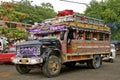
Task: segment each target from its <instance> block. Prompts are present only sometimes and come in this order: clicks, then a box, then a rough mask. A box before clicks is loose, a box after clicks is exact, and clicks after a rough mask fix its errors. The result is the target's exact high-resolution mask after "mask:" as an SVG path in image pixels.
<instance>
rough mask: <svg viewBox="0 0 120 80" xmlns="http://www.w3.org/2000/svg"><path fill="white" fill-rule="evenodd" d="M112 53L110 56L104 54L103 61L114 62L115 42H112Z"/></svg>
mask: <svg viewBox="0 0 120 80" xmlns="http://www.w3.org/2000/svg"><path fill="white" fill-rule="evenodd" d="M110 52H111V53H110V55H109V56H104V55H102V60H103V61H109V62H111V63H113V62H114V59H115V57H116V50H115V44H110Z"/></svg>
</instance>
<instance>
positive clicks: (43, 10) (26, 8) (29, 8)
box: [15, 0, 56, 23]
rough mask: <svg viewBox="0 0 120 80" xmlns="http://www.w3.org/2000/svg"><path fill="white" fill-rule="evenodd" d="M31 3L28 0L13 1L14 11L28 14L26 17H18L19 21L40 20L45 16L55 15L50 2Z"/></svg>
mask: <svg viewBox="0 0 120 80" xmlns="http://www.w3.org/2000/svg"><path fill="white" fill-rule="evenodd" d="M31 3H32V2H31V1H29V0H22V1H20V2H16V3H15V5H16V6H17V7H16V8H15V9H16V11H18V12H22V13H26V14H29V16H28V17H27V18H25V19H20V21H21V22H27V23H29V22H42V21H43V20H45V19H47V18H53V17H55V14H56V13H55V11H54V9H53V6H52V5H51V4H50V3H42V4H41V5H35V6H33V5H31Z"/></svg>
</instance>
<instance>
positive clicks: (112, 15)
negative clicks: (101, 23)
mask: <svg viewBox="0 0 120 80" xmlns="http://www.w3.org/2000/svg"><path fill="white" fill-rule="evenodd" d="M85 15H87V16H90V17H95V18H99V19H102V20H105V22H106V24H107V25H108V26H110V27H111V32H112V39H113V40H120V37H119V36H120V34H119V33H120V32H119V33H116V29H117V32H118V31H120V0H104V1H103V0H102V1H101V2H98V1H96V0H92V1H91V2H90V5H89V6H87V9H86V11H85Z"/></svg>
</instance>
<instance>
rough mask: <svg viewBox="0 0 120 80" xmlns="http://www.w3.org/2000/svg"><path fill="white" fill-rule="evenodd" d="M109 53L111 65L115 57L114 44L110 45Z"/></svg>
mask: <svg viewBox="0 0 120 80" xmlns="http://www.w3.org/2000/svg"><path fill="white" fill-rule="evenodd" d="M110 52H111V53H110V57H109V61H110V62H112V63H113V62H114V59H115V57H116V50H115V44H110Z"/></svg>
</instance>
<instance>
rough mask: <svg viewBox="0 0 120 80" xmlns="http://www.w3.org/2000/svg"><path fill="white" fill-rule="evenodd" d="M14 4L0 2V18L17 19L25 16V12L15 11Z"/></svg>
mask: <svg viewBox="0 0 120 80" xmlns="http://www.w3.org/2000/svg"><path fill="white" fill-rule="evenodd" d="M15 7H16V6H15V5H14V3H12V2H1V4H0V19H2V20H6V21H19V19H20V18H25V17H26V16H27V14H25V13H21V12H17V11H16V10H15Z"/></svg>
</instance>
